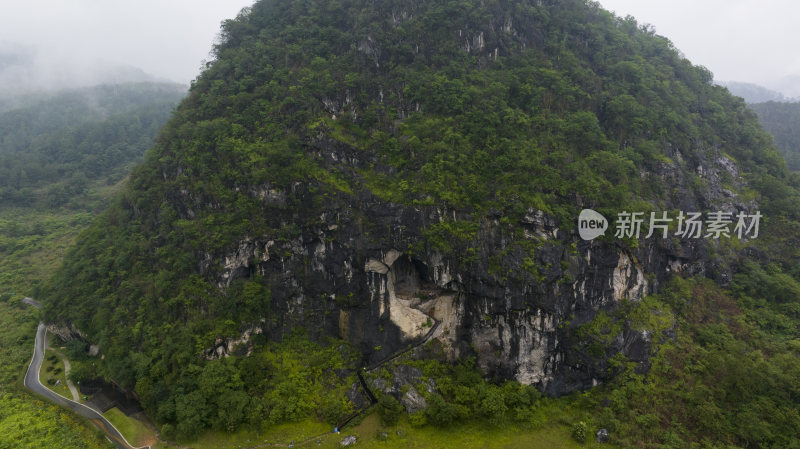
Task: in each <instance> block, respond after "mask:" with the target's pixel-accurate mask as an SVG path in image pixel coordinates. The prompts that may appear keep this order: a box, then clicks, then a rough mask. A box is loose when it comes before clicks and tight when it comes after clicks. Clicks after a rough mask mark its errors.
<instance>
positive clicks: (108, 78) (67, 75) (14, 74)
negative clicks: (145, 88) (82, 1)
mask: <svg viewBox="0 0 800 449" xmlns="http://www.w3.org/2000/svg"><path fill="white" fill-rule="evenodd" d="M141 82H171V81H170V80H165V79H161V78H158V77H155V76H153V75H151V74H149V73H146V72H145V71H143V70H141V69H139V68H137V67H133V66H131V65H127V64H120V63H116V62H112V61H103V60H92V59H85V58H81V57H78V56H75V55H62V54H50V53H48V52H43V51H37V50H35V49H32V48H27V47H22V46H19V45H16V44H9V43H2V42H0V109H8V108H7V107H5V108H4V107H3V106H4V103H7V102H9V101H10V100H9V99H10V98H13V97H17V96H19V95H20V94H28V93H33V92H38V91H55V90H60V89H69V88H80V87H89V86H96V85H101V84H123V83H141ZM13 103H15V104H20V102H19V101H14V102H13Z"/></svg>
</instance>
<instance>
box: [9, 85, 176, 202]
mask: <svg viewBox="0 0 800 449" xmlns="http://www.w3.org/2000/svg"><path fill="white" fill-rule="evenodd" d="M184 94H185V93H184V91H183V89H182V88H181V86H178V85H169V84H167V85H161V84H149V83H144V84H129V85H114V86H100V87H94V88H86V89H77V90H74V91H66V92H64V93H60V94H55V95H54V96H52V97H45V98H44V99H40V100H37V101H35V102H34V103H33V104H30V105H25V106H23V107H19V108H17V109H13V110H10V111H6V112H2V113H0V205H3V206H4V207H8V206H25V207H30V206H31V205H33V204H37V203H38V204H40V205H41V206H46V207H49V208H58V207H61V206H69V207H70V208H73V209H75V208H79V209H87V208H89V207H90V203H91V198H88V197H87V195H86V193H87V191H89V190H90V189H91V186H92V183H93V182H94V181H96V180H102V181H104V182H105V183H106V184H107V185H112V184H115V183H117V182H118V181H119V180H120V179H122V178H123V177H125V176H126V175H127V173H128V171H130V168H131V164H132V163H135V162H138V161H139V160H141V158H142V155H143V154H144V152H145V150H147V149H148V148H149V147H150V146H151V145H152V143H153V139H154V138H155V136H156V134H157V133H158V131H159V130H160V129H161V126H162V125H163V124H164V122H166V120H167V118H168V117H169V114H170V113H171V111H172V108H173V107H174V106H175V104H176V103H177V102H178V101H179V100H180V99H181V98H182V97H183V96H184ZM70 202H71V203H70Z"/></svg>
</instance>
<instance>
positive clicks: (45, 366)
mask: <svg viewBox="0 0 800 449" xmlns="http://www.w3.org/2000/svg"><path fill="white" fill-rule="evenodd" d="M39 380H40V381H41V382H42V385H44V386H46V387H47V388H49V389H51V390H53V391H54V392H56V393H58V394H60V395H61V396H64V397H65V398H67V399H73V398H72V393H70V391H69V388H67V378H66V376H65V374H64V363H63V361H62V360H61V357H59V355H58V354H57V353H56V352H55V351H53V350H52V349H47V350H46V351H45V353H44V361H43V362H42V369H41V370H40V371H39ZM56 381H58V385H56Z"/></svg>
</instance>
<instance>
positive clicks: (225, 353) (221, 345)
mask: <svg viewBox="0 0 800 449" xmlns="http://www.w3.org/2000/svg"><path fill="white" fill-rule="evenodd" d="M265 321H266V320H264V319H262V320H261V321H260V322H259V324H258V325H253V326H249V327H247V328H246V329H244V331H242V335H241V336H240V337H239V338H224V339H223V338H218V339H217V340H216V341H215V342H214V346H212V347H210V348H207V349H206V350H205V351H204V352H205V354H204V355H205V358H206V360H214V359H219V358H222V357H229V356H230V355H231V354H237V355H250V353H251V352H252V351H253V343H252V342H251V341H250V337H252V336H253V335H258V334H261V333H262V332H263V326H264V322H265Z"/></svg>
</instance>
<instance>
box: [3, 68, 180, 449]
mask: <svg viewBox="0 0 800 449" xmlns="http://www.w3.org/2000/svg"><path fill="white" fill-rule="evenodd" d="M182 96H183V93H182V92H181V91H180V89H179V88H178V87H176V86H172V85H147V84H142V85H128V86H103V87H97V88H89V89H81V90H75V91H68V92H64V93H60V94H54V95H40V96H36V97H32V98H33V99H32V100H25V101H23V100H20V104H18V105H17V107H15V108H14V109H11V110H9V111H4V112H3V113H0V328H2V329H0V340H2V341H0V343H1V344H0V348H2V351H0V366H2V376H0V377H2V379H0V447H2V448H6V447H7V448H42V447H59V448H107V447H109V443H108V442H107V440H106V439H105V438H104V437H103V436H102V435H100V434H99V432H98V431H96V429H94V427H92V426H89V425H87V423H86V422H85V421H82V420H79V419H77V418H75V417H74V416H73V415H71V414H70V413H68V412H66V411H64V410H62V409H60V408H58V407H56V406H54V405H50V404H48V403H45V402H43V401H41V400H39V399H38V398H35V397H34V396H33V395H31V394H29V393H23V392H22V391H21V389H22V382H21V376H22V374H23V373H24V371H25V367H26V366H27V363H28V362H29V361H30V357H31V353H32V350H33V339H34V335H35V332H36V324H37V322H38V318H39V313H38V312H37V311H35V310H34V309H33V308H31V307H30V306H25V305H21V304H18V302H19V300H20V299H21V298H22V297H23V296H32V295H33V294H34V291H35V289H36V288H37V286H38V285H39V284H40V283H41V282H42V281H43V280H44V279H46V278H47V277H48V276H50V275H51V274H52V272H53V271H54V270H55V269H56V267H57V266H58V265H59V264H60V263H61V262H62V259H63V256H64V254H65V253H66V249H67V248H68V247H69V246H71V245H72V244H73V243H74V241H75V238H76V237H77V235H78V234H79V233H80V232H81V230H83V229H84V228H85V227H86V226H87V225H88V224H89V222H90V221H91V219H92V217H93V216H94V215H95V214H96V213H97V211H99V210H101V209H102V208H104V207H105V205H106V204H107V203H108V199H109V197H110V196H111V195H112V194H114V193H115V192H116V191H118V190H119V189H120V186H121V185H122V183H123V181H122V178H124V177H125V176H126V170H128V168H129V165H130V164H132V163H134V162H136V161H138V160H140V159H141V158H142V156H143V154H144V152H145V150H146V149H147V148H149V147H150V146H152V143H153V139H154V138H155V135H156V134H157V132H158V129H159V128H160V126H161V125H162V124H163V123H164V122H165V121H166V119H167V117H168V115H169V113H170V110H171V109H172V108H173V107H174V105H175V103H176V102H177V101H178V100H179V99H180V98H181V97H182ZM48 367H49V368H50V371H47V370H48ZM51 375H52V376H53V377H55V378H59V379H61V381H62V383H63V381H64V373H63V364H61V363H60V362H58V363H45V368H44V372H43V376H42V380H43V382H47V379H48V378H49V377H50V376H51ZM58 389H59V390H60V389H61V387H59V388H58ZM59 392H61V391H59ZM65 394H66V395H67V396H69V397H71V395H69V392H65Z"/></svg>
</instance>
